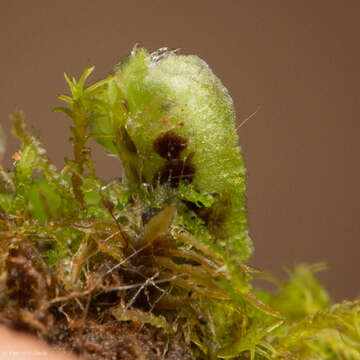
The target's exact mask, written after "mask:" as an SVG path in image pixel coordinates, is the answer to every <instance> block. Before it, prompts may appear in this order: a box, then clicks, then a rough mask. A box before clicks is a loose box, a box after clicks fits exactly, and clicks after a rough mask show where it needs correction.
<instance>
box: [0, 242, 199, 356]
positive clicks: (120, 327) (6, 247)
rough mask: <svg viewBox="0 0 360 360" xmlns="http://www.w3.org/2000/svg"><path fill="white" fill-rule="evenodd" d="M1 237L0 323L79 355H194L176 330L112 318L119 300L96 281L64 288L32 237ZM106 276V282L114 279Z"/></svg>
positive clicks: (179, 331)
mask: <svg viewBox="0 0 360 360" xmlns="http://www.w3.org/2000/svg"><path fill="white" fill-rule="evenodd" d="M1 240H2V241H1V242H0V253H1V254H2V255H1V259H0V323H1V324H3V325H6V326H8V327H10V328H12V329H15V330H19V331H22V332H26V333H31V334H34V335H36V336H37V337H39V338H41V339H43V340H45V341H46V342H47V343H49V344H51V345H52V346H53V347H54V348H56V349H60V350H65V351H70V352H72V353H74V354H77V355H81V356H82V358H84V359H91V360H108V359H109V360H110V359H111V360H114V359H119V360H125V359H126V360H130V359H131V360H134V359H140V360H142V359H144V360H145V359H146V360H152V359H154V360H155V359H169V360H170V359H171V360H177V359H184V360H187V359H189V360H190V359H194V355H193V353H192V350H191V347H190V346H188V345H187V344H185V342H184V340H183V338H182V335H181V329H179V330H178V332H177V334H168V333H166V332H165V331H164V330H163V329H160V328H156V327H154V326H151V325H148V324H141V323H139V322H136V321H117V320H116V319H114V318H113V316H112V315H111V309H113V308H114V306H116V305H119V304H120V302H121V300H122V299H121V298H120V297H119V296H117V294H114V293H110V294H105V296H103V294H100V295H99V293H100V292H98V293H96V287H95V286H94V288H93V289H90V290H89V289H87V291H82V292H79V293H78V294H76V293H74V292H73V293H66V291H65V290H64V287H63V285H61V284H59V281H58V276H57V273H56V271H54V269H52V268H50V267H48V266H47V265H46V264H45V263H44V261H43V260H42V257H41V256H40V253H39V252H38V250H37V248H36V247H35V246H34V245H33V244H32V243H31V242H29V241H23V240H24V239H3V238H2V239H1ZM111 275H112V278H110V279H107V280H106V281H107V282H109V281H115V282H116V281H118V280H119V279H114V276H115V277H116V275H114V274H111ZM139 303H140V304H141V301H140V302H139ZM139 306H140V307H139V309H140V310H142V309H141V305H139ZM143 310H144V311H146V309H143Z"/></svg>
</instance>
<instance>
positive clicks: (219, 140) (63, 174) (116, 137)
mask: <svg viewBox="0 0 360 360" xmlns="http://www.w3.org/2000/svg"><path fill="white" fill-rule="evenodd" d="M93 70H94V68H93V67H88V68H86V69H85V71H84V73H83V74H82V76H81V77H80V79H79V80H76V79H70V78H69V77H67V76H65V77H66V80H67V82H68V84H69V87H70V91H71V95H61V96H60V99H61V100H63V101H65V102H66V107H59V108H57V109H55V110H56V111H61V112H63V113H65V114H66V115H67V116H69V117H70V118H71V119H72V120H73V127H72V128H71V131H72V138H71V139H70V141H71V142H72V145H73V159H71V160H70V159H65V165H64V167H63V168H62V169H61V170H58V169H56V167H55V166H54V165H53V164H51V162H50V161H49V159H48V158H47V156H46V151H45V149H43V148H42V146H41V144H40V142H39V140H38V139H37V138H36V137H34V136H33V135H32V134H30V133H29V132H28V131H27V130H26V127H25V123H24V119H23V115H22V114H21V113H20V112H17V113H16V114H15V115H14V127H13V129H14V133H15V135H17V136H18V137H19V138H20V140H21V143H22V145H21V149H20V150H19V151H18V152H17V153H16V154H14V155H13V158H14V165H13V169H12V170H10V171H5V170H4V169H3V168H2V167H0V247H1V257H0V288H1V295H0V322H2V323H6V324H10V325H11V326H14V327H21V328H24V327H25V328H27V329H28V330H30V331H33V332H36V333H37V334H38V335H39V336H41V337H43V338H44V339H46V340H47V341H50V342H59V341H60V338H61V339H63V338H64V337H59V334H60V333H61V331H66V332H67V336H68V337H67V339H73V340H71V341H70V340H69V341H68V343H63V344H62V345H63V346H64V347H65V348H70V349H72V350H75V351H77V352H78V353H79V352H80V353H82V354H83V355H84V356H85V355H86V356H87V357H88V358H89V359H95V358H96V359H101V358H105V359H106V358H107V357H106V356H105V355H104V354H105V352H104V351H105V350H104V348H103V347H102V346H104V345H103V344H102V341H100V340H99V343H98V344H97V345H96V346H98V347H97V349H98V350H99V351H98V357H95V355H94V354H92V355H91V354H90V353H91V351H90V350H89V349H87V348H86V346H85V347H83V348H81V349H80V348H77V347H75V345H74V344H78V343H79V341H77V340H76V338H74V337H76V336H83V334H84V333H88V332H90V331H94V332H95V334H97V335H98V336H97V338H98V339H100V338H102V337H104V336H105V337H106V336H110V333H106V331H110V328H111V326H109V324H110V323H111V324H114V321H115V323H116V324H128V323H129V322H130V324H133V325H134V326H135V325H136V326H137V331H139V332H142V331H145V330H146V329H147V330H146V331H150V329H160V330H159V331H161V333H162V334H163V335H162V336H167V337H168V338H169V339H171V340H169V341H178V340H176V339H180V340H179V341H181V344H182V346H183V347H184V346H185V344H186V347H187V349H188V352H181V353H178V355H174V354H175V353H171V356H175V357H172V358H176V356H178V357H177V358H189V359H190V358H194V357H195V358H198V359H205V358H208V359H218V358H238V359H242V358H244V359H245V358H248V356H250V358H251V359H259V360H260V359H279V360H280V359H360V350H359V349H360V330H359V329H360V319H359V316H360V313H359V305H360V303H359V301H354V302H344V303H342V304H337V305H333V304H331V302H330V300H329V297H328V295H327V293H326V291H325V290H324V288H323V287H322V286H321V284H319V282H318V281H317V280H316V278H315V277H314V272H315V271H317V270H318V268H317V267H310V266H303V265H302V266H298V267H296V268H295V269H294V270H293V271H292V272H290V274H289V280H288V281H287V282H285V283H281V282H279V281H277V282H276V284H277V285H278V290H277V292H275V293H269V292H264V291H261V290H260V289H255V290H254V289H253V286H252V280H253V279H254V278H259V277H260V278H261V277H266V276H265V274H262V273H261V272H259V271H257V270H255V269H252V268H250V267H249V266H247V265H246V264H245V261H246V260H247V259H248V258H249V256H250V255H251V253H252V251H253V246H252V242H251V240H250V238H249V235H248V230H247V219H246V210H245V180H246V178H245V177H246V169H245V166H244V162H243V158H242V156H241V152H240V148H239V146H238V137H237V135H236V131H235V115H234V110H233V104H232V100H231V98H230V96H229V94H228V93H227V91H226V89H225V88H224V87H223V85H222V84H221V82H220V80H219V79H218V78H216V77H215V75H214V74H213V73H212V72H211V70H210V69H209V67H208V66H207V65H206V63H205V62H203V61H202V60H201V59H199V58H198V57H196V56H192V55H187V56H185V55H178V54H177V53H176V52H174V51H168V50H166V49H160V50H159V51H157V52H155V53H148V52H147V51H146V50H145V49H142V48H140V49H135V50H134V51H133V52H132V54H131V55H130V56H129V57H128V58H127V59H126V60H124V61H122V63H121V64H120V65H118V66H117V67H116V70H115V71H114V73H113V74H112V75H111V76H109V77H107V78H105V79H104V80H102V81H99V82H97V83H95V84H93V85H90V86H88V87H86V86H85V82H86V80H87V78H88V77H89V75H90V74H91V72H92V71H93ZM90 138H92V139H95V140H96V141H98V142H99V143H100V144H102V145H103V146H104V147H105V148H106V149H107V150H108V151H109V152H110V153H112V154H115V155H117V156H118V157H119V158H120V160H121V162H122V165H123V167H124V170H125V175H124V176H123V178H121V179H116V180H113V181H111V182H109V183H104V182H103V181H102V180H101V179H100V177H99V176H98V175H97V174H96V171H95V168H94V164H93V161H92V157H91V149H90V148H89V147H88V145H87V141H88V140H89V139H90ZM0 146H1V145H0ZM0 151H1V150H0ZM26 284H27V285H26ZM54 319H55V320H56V321H54ZM95 319H96V321H95ZM94 321H95V324H96V326H94ZM79 324H80V325H79ZM84 328H85V330H84ZM56 329H57V330H56ZM64 329H66V330H64ZM74 329H75V330H74ZM76 329H80V330H79V331H76ZM94 329H95V330H94ZM96 329H97V330H96ZM104 329H107V330H106V331H105V330H104ZM144 329H145V330H144ZM152 331H153V330H152ZM100 333H101V334H102V335H101V336H100V335H99V334H100ZM106 334H107V335H106ZM153 334H155V333H153ZM154 336H155V335H154ZM74 339H75V340H74ZM154 341H155V340H154ZM92 346H93V347H92V349H93V348H94V345H92ZM154 346H155V345H154ZM114 347H115V348H117V345H114ZM140 347H141V346H140ZM87 351H88V352H87ZM114 351H115V350H114ZM136 351H140V350H138V349H137V350H136ZM136 351H135V350H134V353H136ZM161 351H164V352H162V353H163V354H165V355H164V356H167V355H166V354H168V355H169V356H170V352H169V351H170V350H168V352H166V349H165V348H164V349H163V350H161ZM120 353H121V351H120V350H119V352H118V353H117V354H118V355H117V356H119V358H121V357H120V355H119V354H120ZM185 354H186V355H185ZM101 356H102V357H101ZM109 356H110V355H109ZM111 356H113V354H112V355H111ZM144 356H145V357H146V358H150V357H149V356H150V355H149V354H145V355H144ZM165 358H166V357H165Z"/></svg>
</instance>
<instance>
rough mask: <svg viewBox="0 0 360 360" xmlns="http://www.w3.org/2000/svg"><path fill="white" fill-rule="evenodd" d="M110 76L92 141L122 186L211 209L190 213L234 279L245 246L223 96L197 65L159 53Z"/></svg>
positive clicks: (242, 176)
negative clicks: (108, 156)
mask: <svg viewBox="0 0 360 360" xmlns="http://www.w3.org/2000/svg"><path fill="white" fill-rule="evenodd" d="M115 75H116V76H115V80H114V81H112V82H110V83H109V84H108V85H107V90H106V92H105V93H102V94H100V95H99V97H98V101H99V104H102V105H101V106H100V109H101V110H99V111H98V112H97V113H96V114H95V115H94V117H93V119H92V134H93V136H94V137H95V139H97V140H98V141H99V142H100V143H102V144H103V145H104V146H105V147H106V148H107V149H108V150H109V151H110V152H113V153H116V154H118V155H119V156H120V158H121V159H122V162H123V166H124V169H125V173H126V177H127V179H128V182H129V183H130V184H133V185H136V184H138V185H139V184H141V183H147V184H149V185H151V187H152V188H154V189H156V188H159V187H168V188H171V189H173V191H175V192H176V191H177V189H180V188H181V189H182V190H183V189H184V186H185V188H186V186H188V187H189V189H190V188H191V190H192V191H195V193H197V194H199V196H200V197H201V196H202V195H204V196H210V197H211V198H212V199H213V201H212V205H211V206H209V205H208V207H206V206H202V205H201V203H200V204H199V203H196V204H193V206H192V209H193V210H194V211H195V212H196V213H197V215H198V216H199V218H201V219H202V221H203V222H204V223H205V225H206V227H207V229H208V230H209V232H210V234H211V235H212V237H213V241H214V242H215V243H217V244H218V245H219V248H221V249H222V251H221V252H222V256H223V257H224V258H225V260H226V262H227V264H228V266H229V267H230V269H229V270H230V272H233V271H235V269H236V268H237V265H238V264H239V263H241V262H244V261H246V260H247V259H248V258H249V257H250V255H251V253H252V251H253V246H252V242H251V239H250V237H249V234H248V226H247V216H246V206H245V203H246V198H245V186H246V168H245V165H244V160H243V157H242V155H241V152H240V147H239V144H238V140H239V139H238V136H237V133H236V129H235V113H234V107H233V102H232V99H231V97H230V96H229V94H228V91H227V90H226V88H225V87H224V86H223V85H222V83H221V82H220V80H219V79H218V78H217V77H216V76H215V75H214V74H213V72H212V71H211V70H210V68H209V67H208V65H207V64H206V63H205V62H204V61H203V60H201V59H200V58H199V57H197V56H195V55H178V54H177V53H176V52H174V51H168V50H167V49H160V50H158V51H157V52H155V53H151V54H150V53H148V51H147V50H145V49H143V48H139V49H137V50H136V51H133V53H132V54H131V55H130V56H129V57H128V58H127V59H126V61H123V62H122V64H121V65H119V67H118V69H117V71H116V73H115ZM104 109H105V110H104ZM189 196H190V195H189ZM182 198H184V196H183V197H182ZM185 198H186V196H185ZM189 202H190V203H191V200H190V201H187V203H189ZM232 265H234V268H233V269H231V266H232ZM232 270H233V271H232Z"/></svg>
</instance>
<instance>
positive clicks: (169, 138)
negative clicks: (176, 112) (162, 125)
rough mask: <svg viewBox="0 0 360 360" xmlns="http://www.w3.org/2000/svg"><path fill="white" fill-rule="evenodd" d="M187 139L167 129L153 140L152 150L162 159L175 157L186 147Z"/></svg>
mask: <svg viewBox="0 0 360 360" xmlns="http://www.w3.org/2000/svg"><path fill="white" fill-rule="evenodd" d="M186 146H187V140H186V139H185V138H183V137H181V136H179V135H176V134H175V133H174V132H172V131H167V132H166V133H165V134H163V135H161V136H159V137H158V138H157V139H156V140H155V141H154V150H155V151H156V152H157V153H158V154H159V155H160V156H161V157H163V158H164V159H168V160H171V159H177V158H178V157H179V155H180V153H181V152H182V151H183V150H184V149H185V148H186Z"/></svg>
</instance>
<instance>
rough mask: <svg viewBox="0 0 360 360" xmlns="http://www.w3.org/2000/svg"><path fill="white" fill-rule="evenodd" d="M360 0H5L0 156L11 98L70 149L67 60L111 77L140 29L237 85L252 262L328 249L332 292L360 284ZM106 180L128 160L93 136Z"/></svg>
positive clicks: (320, 255)
mask: <svg viewBox="0 0 360 360" xmlns="http://www.w3.org/2000/svg"><path fill="white" fill-rule="evenodd" d="M359 19H360V2H359V1H344V2H341V1H337V2H336V1H331V2H330V1H307V2H305V1H265V0H264V1H240V0H217V1H214V0H192V1H190V0H182V1H170V0H169V1H166V0H128V1H123V0H117V1H114V0H112V1H83V0H81V1H79V0H78V1H68V0H63V1H35V0H34V1H10V0H8V1H6V0H1V3H0V63H1V68H0V72H1V81H0V89H1V91H0V95H1V96H0V121H1V123H2V125H3V127H4V128H5V130H6V132H7V134H8V136H7V143H8V151H7V154H6V159H7V160H5V164H6V165H7V166H8V165H9V164H10V160H9V159H10V157H11V154H12V153H13V152H14V151H15V150H16V149H17V146H18V143H17V141H15V140H13V139H12V138H11V137H10V136H9V134H10V126H11V122H10V120H9V119H8V114H9V113H10V112H12V111H13V110H14V107H15V106H16V105H18V106H20V107H21V108H22V109H23V110H24V111H25V113H26V117H27V121H28V124H29V125H31V127H33V128H35V129H37V131H38V134H39V135H40V137H41V140H42V142H43V143H44V144H45V146H46V148H47V149H48V154H49V157H50V158H51V159H52V160H53V161H54V162H55V163H56V164H57V165H59V166H60V165H61V164H62V161H63V157H64V156H68V157H71V147H70V145H69V144H68V143H67V138H68V137H69V136H70V132H69V125H70V122H69V120H68V119H66V118H65V116H63V115H62V114H54V113H52V112H51V110H52V108H54V107H55V106H58V105H59V101H58V100H57V98H56V94H58V93H64V92H67V86H66V84H65V81H64V79H63V73H64V72H66V73H68V74H70V75H75V76H79V74H80V73H81V71H82V69H83V68H84V67H85V65H86V64H87V63H91V64H95V65H96V71H95V75H94V76H93V78H92V79H93V80H96V79H100V78H102V77H104V76H105V75H106V74H107V72H109V71H110V70H111V69H112V66H113V65H114V64H115V63H117V62H118V60H119V58H120V57H122V56H124V55H127V54H128V53H129V50H130V49H131V48H132V46H133V45H134V43H135V42H136V41H140V42H141V43H142V44H143V45H144V46H146V47H147V48H148V49H151V50H154V49H156V48H158V47H162V46H169V47H173V48H177V47H179V48H181V49H182V51H183V52H184V53H196V54H198V55H199V56H200V57H202V58H203V59H205V60H206V61H207V62H208V63H209V65H210V66H211V67H212V69H213V70H214V72H215V73H216V74H217V75H218V76H219V77H220V78H221V79H222V81H223V82H224V84H225V86H227V87H228V89H229V91H230V93H231V95H232V97H233V98H234V102H235V105H236V110H237V119H238V122H239V123H240V122H241V121H243V120H244V119H245V118H247V117H248V116H249V115H250V114H251V113H253V112H254V111H256V109H258V107H259V106H260V109H259V111H258V112H257V114H256V116H254V117H253V118H252V119H251V120H249V121H248V122H247V123H246V124H245V125H244V126H242V127H241V128H240V130H239V135H240V140H241V144H242V147H243V152H244V155H245V158H246V162H247V167H248V170H249V178H248V208H249V220H250V226H251V233H252V237H253V239H254V242H255V245H256V254H255V256H254V258H253V260H252V264H254V265H256V266H258V267H260V268H262V269H267V270H271V271H274V272H277V273H280V270H281V269H282V267H283V265H285V264H290V265H291V264H294V263H298V262H308V263H313V262H319V261H326V262H327V263H328V264H329V271H327V272H324V273H322V274H321V275H320V278H321V279H322V280H323V281H324V282H325V284H326V285H327V287H328V288H329V290H330V291H331V293H332V295H333V298H334V299H337V300H339V299H342V298H351V297H355V296H358V295H360V284H359V281H358V277H359V275H360V272H359V270H360V264H359V261H358V259H359V250H360V226H359V218H358V217H359V210H360V206H359V200H360V197H359V195H360V191H359V183H360V182H359V180H360V172H359V161H358V156H359V145H358V136H359V135H358V134H359V130H360V125H359V114H360V101H359V100H360V95H359V94H360V92H359V86H360V85H359V84H360V69H359V64H360V48H359V35H360V23H359ZM96 149H97V152H96V154H95V159H96V166H97V168H98V171H99V173H101V174H102V175H103V177H104V178H105V179H109V178H111V177H112V176H118V175H119V171H120V170H119V169H120V166H119V163H118V161H117V160H115V159H109V158H107V157H106V156H105V155H104V152H103V151H102V149H100V148H99V147H96Z"/></svg>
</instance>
